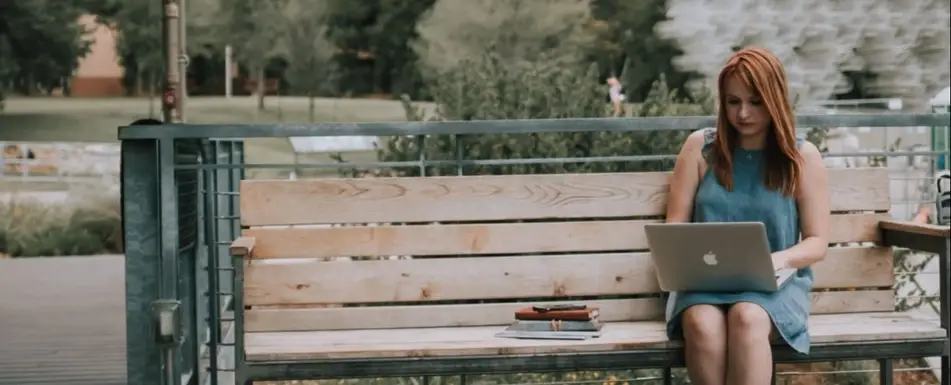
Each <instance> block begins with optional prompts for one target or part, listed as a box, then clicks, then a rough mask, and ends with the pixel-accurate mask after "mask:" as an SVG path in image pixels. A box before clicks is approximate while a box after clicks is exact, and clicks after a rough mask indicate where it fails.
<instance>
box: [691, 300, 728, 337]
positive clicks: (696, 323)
mask: <svg viewBox="0 0 951 385" xmlns="http://www.w3.org/2000/svg"><path fill="white" fill-rule="evenodd" d="M681 322H682V323H683V330H684V339H686V340H688V341H693V342H700V341H706V340H710V339H722V338H724V337H725V336H726V314H724V312H723V310H722V309H720V308H719V307H716V306H713V305H693V306H691V307H689V308H687V309H686V310H684V313H683V318H682V321H681Z"/></svg>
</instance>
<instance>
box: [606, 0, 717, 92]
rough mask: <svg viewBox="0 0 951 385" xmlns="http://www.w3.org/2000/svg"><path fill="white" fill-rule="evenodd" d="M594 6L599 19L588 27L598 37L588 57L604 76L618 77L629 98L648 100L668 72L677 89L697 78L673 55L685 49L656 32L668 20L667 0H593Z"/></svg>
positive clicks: (672, 83) (669, 81)
mask: <svg viewBox="0 0 951 385" xmlns="http://www.w3.org/2000/svg"><path fill="white" fill-rule="evenodd" d="M591 8H592V14H593V16H594V17H595V18H596V20H597V22H595V23H592V24H591V25H589V29H590V30H591V31H592V32H593V33H594V34H595V35H596V36H597V39H596V44H593V45H591V47H590V49H589V50H588V52H589V55H590V58H589V60H591V61H593V62H597V63H599V65H600V66H601V70H602V72H603V73H604V74H605V75H616V76H618V80H620V81H621V84H622V85H624V88H625V93H626V95H627V97H628V100H631V101H643V100H646V98H647V95H648V93H650V91H651V89H652V88H653V83H654V81H655V80H656V79H657V78H658V77H660V76H662V75H665V74H666V76H667V78H668V84H670V85H671V86H672V87H674V88H683V87H684V86H685V85H686V83H687V81H689V80H691V79H695V78H697V77H698V74H695V73H685V72H681V71H678V70H677V69H676V68H675V67H674V65H673V58H674V57H676V56H678V55H680V54H682V53H683V52H682V51H681V50H680V49H679V48H678V47H677V45H676V44H675V43H674V42H672V41H669V40H665V39H662V38H661V37H659V36H658V35H657V34H656V33H654V28H655V26H656V25H657V24H658V23H660V22H662V21H665V20H667V1H666V0H638V1H630V0H593V1H592V2H591ZM681 96H688V95H687V93H683V95H681Z"/></svg>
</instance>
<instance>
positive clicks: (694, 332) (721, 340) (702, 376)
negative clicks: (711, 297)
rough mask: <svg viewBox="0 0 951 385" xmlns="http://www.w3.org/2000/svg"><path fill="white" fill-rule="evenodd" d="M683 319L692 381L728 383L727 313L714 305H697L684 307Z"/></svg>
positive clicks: (708, 384) (703, 384)
mask: <svg viewBox="0 0 951 385" xmlns="http://www.w3.org/2000/svg"><path fill="white" fill-rule="evenodd" d="M681 319H682V323H683V330H684V342H685V344H686V349H685V351H686V353H685V355H686V360H687V375H688V376H689V377H690V382H692V383H693V384H695V385H724V384H726V382H725V381H726V343H727V320H726V313H725V312H724V311H723V309H721V308H719V307H716V306H713V305H693V306H691V307H688V308H687V309H686V310H684V313H683V317H682V318H681Z"/></svg>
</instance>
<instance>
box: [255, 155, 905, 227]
mask: <svg viewBox="0 0 951 385" xmlns="http://www.w3.org/2000/svg"><path fill="white" fill-rule="evenodd" d="M829 174H830V175H829V180H830V182H831V183H830V190H831V202H832V204H831V207H832V211H887V210H889V208H890V207H889V191H888V183H887V180H888V176H887V170H886V169H883V168H864V169H830V170H829ZM669 176H670V173H668V172H642V173H605V174H548V175H504V176H494V175H488V176H464V177H425V178H362V179H314V180H294V181H288V180H244V181H242V182H241V199H240V200H241V223H242V225H244V226H259V225H290V224H316V223H394V222H435V221H485V220H516V219H532V218H612V217H630V216H656V215H660V214H662V213H663V210H664V205H665V204H666V200H667V191H668V179H669Z"/></svg>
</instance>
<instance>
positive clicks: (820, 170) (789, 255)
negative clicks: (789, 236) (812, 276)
mask: <svg viewBox="0 0 951 385" xmlns="http://www.w3.org/2000/svg"><path fill="white" fill-rule="evenodd" d="M800 153H801V154H802V158H803V169H802V175H801V176H800V179H799V191H798V192H797V193H796V203H797V204H798V205H799V227H800V231H801V232H802V240H801V241H799V243H797V244H796V245H795V246H793V247H790V248H788V249H786V250H782V251H778V252H776V253H773V264H774V265H775V266H776V268H784V267H791V268H797V269H798V268H803V267H806V266H809V265H812V264H813V263H816V262H819V261H821V260H822V259H823V258H825V256H826V250H827V249H828V248H829V175H828V171H827V170H826V166H825V163H823V162H822V155H821V154H820V153H819V149H817V148H816V146H815V145H813V144H812V143H809V142H806V143H803V145H802V149H801V150H800Z"/></svg>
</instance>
